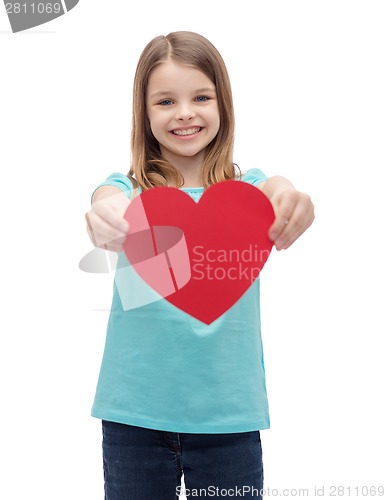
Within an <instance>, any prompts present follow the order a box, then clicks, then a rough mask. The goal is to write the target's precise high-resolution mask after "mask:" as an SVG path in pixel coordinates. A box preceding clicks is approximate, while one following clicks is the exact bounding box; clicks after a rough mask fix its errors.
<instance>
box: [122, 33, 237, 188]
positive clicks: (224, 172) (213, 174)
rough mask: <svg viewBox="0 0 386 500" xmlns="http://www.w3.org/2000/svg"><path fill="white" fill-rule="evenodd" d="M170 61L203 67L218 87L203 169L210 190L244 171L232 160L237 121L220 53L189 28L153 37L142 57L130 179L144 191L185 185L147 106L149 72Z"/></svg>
mask: <svg viewBox="0 0 386 500" xmlns="http://www.w3.org/2000/svg"><path fill="white" fill-rule="evenodd" d="M170 59H172V60H173V61H176V62H178V63H181V64H186V65H189V66H191V67H194V68H197V69H198V70H200V71H202V72H203V73H204V74H205V75H206V76H207V77H208V78H209V79H210V80H211V81H212V82H213V84H214V85H215V87H216V93H217V102H218V109H219V114H220V128H219V131H218V133H217V135H216V137H215V138H214V139H213V140H212V142H211V143H210V144H209V145H208V146H207V148H206V155H205V160H204V164H203V167H202V171H201V181H202V185H203V186H204V187H205V188H207V187H208V186H210V185H212V184H214V183H216V182H220V181H223V180H228V179H235V178H236V177H238V176H239V175H240V172H238V173H237V174H236V169H238V167H237V165H236V164H234V163H233V143H234V130H235V124H234V110H233V99H232V91H231V84H230V80H229V76H228V71H227V69H226V66H225V63H224V61H223V59H222V57H221V55H220V54H219V52H218V51H217V49H216V48H215V47H214V46H213V45H212V44H211V43H210V42H209V40H207V39H206V38H205V37H203V36H201V35H199V34H197V33H193V32H190V31H177V32H174V33H169V35H167V36H157V37H155V38H154V39H153V40H151V41H150V42H149V43H148V44H147V46H146V47H145V49H144V50H143V52H142V54H141V56H140V58H139V61H138V65H137V69H136V73H135V78H134V88H133V108H132V131H131V167H130V170H129V173H128V177H129V178H130V179H131V180H132V181H133V183H134V185H135V187H140V188H142V189H143V190H146V189H149V188H151V187H155V186H166V185H172V186H176V187H181V186H182V185H183V178H182V176H181V174H180V173H179V171H178V170H177V169H176V168H175V167H174V166H173V165H172V164H171V163H169V162H168V161H166V159H165V158H163V157H162V155H161V152H160V148H159V144H158V141H157V140H156V139H155V137H154V136H153V133H152V131H151V128H150V123H149V119H148V116H147V110H146V94H147V85H148V81H149V76H150V73H151V72H152V70H153V69H154V68H156V67H157V66H158V65H159V64H162V63H163V62H166V61H169V60H170Z"/></svg>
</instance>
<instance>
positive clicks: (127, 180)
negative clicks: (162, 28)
mask: <svg viewBox="0 0 386 500" xmlns="http://www.w3.org/2000/svg"><path fill="white" fill-rule="evenodd" d="M233 140H234V112H233V104H232V95H231V87H230V82H229V77H228V73H227V70H226V67H225V64H224V62H223V60H222V58H221V56H220V54H219V53H218V51H217V50H216V48H215V47H214V46H213V45H212V44H211V43H210V42H209V41H208V40H207V39H205V38H204V37H202V36H200V35H198V34H195V33H191V32H175V33H170V34H169V35H168V36H166V37H165V36H158V37H156V38H154V39H153V40H152V41H151V42H150V43H149V44H148V45H147V46H146V47H145V49H144V51H143V53H142V55H141V57H140V59H139V62H138V66H137V70H136V74H135V79H134V92H133V121H132V137H131V151H132V166H131V169H130V171H129V173H128V175H122V174H118V173H114V174H112V175H111V176H110V177H109V178H108V179H107V180H106V182H104V183H103V184H102V185H100V186H99V187H98V188H97V189H96V190H95V192H94V194H93V198H92V202H93V203H92V208H91V210H90V211H89V212H88V213H87V214H86V219H87V225H88V232H89V235H90V238H91V239H92V241H93V243H94V244H95V245H96V246H99V247H101V246H103V247H104V248H105V249H107V250H111V251H116V252H120V251H121V250H122V245H123V242H124V240H125V237H126V234H127V233H128V231H129V227H128V224H127V222H126V220H125V219H124V218H123V215H124V213H125V211H126V208H127V207H128V205H129V203H130V198H131V197H132V196H133V193H135V190H137V191H144V190H147V189H150V188H153V187H157V186H172V187H178V188H180V189H181V190H183V191H184V192H185V193H187V194H188V195H189V196H191V197H192V198H193V199H194V200H195V201H198V200H199V198H200V197H201V195H202V194H203V192H204V190H205V189H206V188H207V187H208V186H211V185H212V184H214V183H217V182H220V181H225V180H228V179H234V180H240V181H242V182H248V183H250V184H252V185H255V186H256V188H258V189H261V190H262V191H263V193H265V195H266V196H267V197H268V198H269V199H270V201H271V203H272V205H273V208H274V211H275V221H274V223H273V225H272V227H271V228H270V231H269V237H270V239H271V240H272V241H274V244H275V246H276V248H277V249H278V250H281V249H286V248H288V247H289V246H291V245H292V243H293V242H294V241H295V240H296V239H297V238H298V237H299V236H300V235H301V234H302V233H303V232H304V231H305V230H306V229H307V228H308V227H309V226H310V225H311V223H312V221H313V218H314V212H313V205H312V202H311V200H310V198H309V196H307V195H306V194H304V193H300V192H298V191H297V190H295V188H294V187H293V186H292V184H291V183H290V182H289V181H287V180H286V179H284V178H283V177H279V176H275V177H272V178H270V179H267V177H266V176H265V175H264V174H263V173H262V172H261V171H260V170H258V169H251V170H249V171H247V172H246V173H245V174H244V175H241V173H240V172H239V171H238V169H237V166H236V165H235V164H234V163H233ZM113 195H114V196H113ZM92 415H93V416H94V417H97V418H100V419H101V420H102V430H103V464H104V478H105V499H106V500H126V499H127V500H129V499H130V500H150V499H153V498H154V499H157V500H172V498H178V495H179V493H181V492H182V490H181V477H182V474H184V482H185V487H186V491H185V493H186V495H187V496H189V495H191V496H199V495H200V496H212V497H228V496H229V497H237V496H239V497H242V498H261V495H260V490H261V489H262V487H263V465H262V451H261V443H260V434H259V431H260V430H262V429H267V428H268V427H269V414H268V403H267V397H266V389H265V375H264V361H263V350H262V345H261V333H260V311H259V280H258V279H257V280H256V281H255V282H254V283H253V285H252V286H251V287H250V288H249V289H248V290H247V292H246V293H245V294H244V295H243V296H242V297H241V298H240V299H239V300H238V301H237V302H236V303H235V304H234V305H233V306H232V307H231V308H230V309H229V310H228V311H226V312H225V313H224V314H223V315H222V316H221V317H220V318H218V319H217V320H216V321H214V322H213V323H211V324H210V325H207V324H204V323H202V322H200V321H199V320H197V319H195V318H193V317H191V316H189V315H188V314H186V313H184V312H183V311H181V310H179V309H178V308H176V307H175V306H173V305H172V304H170V303H169V302H167V301H166V300H164V299H162V300H159V301H156V302H152V303H150V304H145V305H143V306H141V307H137V308H131V309H129V310H125V309H124V308H123V307H122V303H121V301H120V297H119V291H118V289H117V286H116V284H114V293H113V302H112V308H111V313H110V319H109V323H108V328H107V338H106V346H105V351H104V356H103V362H102V366H101V371H100V376H99V381H98V386H97V390H96V396H95V400H94V405H93V408H92Z"/></svg>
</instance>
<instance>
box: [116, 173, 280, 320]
mask: <svg viewBox="0 0 386 500" xmlns="http://www.w3.org/2000/svg"><path fill="white" fill-rule="evenodd" d="M274 217H275V216H274V211H273V208H272V205H271V203H270V201H269V200H268V198H267V197H266V196H265V195H264V194H263V193H262V192H261V191H260V190H259V189H257V188H256V187H254V186H252V185H250V184H248V183H246V182H242V181H224V182H220V183H217V184H214V185H212V186H210V187H209V188H208V189H207V190H206V191H204V193H203V195H202V197H201V199H200V200H199V202H198V203H196V202H195V201H194V200H193V199H192V198H191V197H190V196H189V195H188V194H186V193H185V192H184V191H182V190H179V189H177V188H169V187H156V188H153V189H149V190H147V191H144V192H143V193H142V194H141V195H140V196H138V197H136V198H135V199H134V200H133V201H132V203H131V204H130V205H129V207H128V209H127V211H126V213H125V219H126V220H127V221H128V222H129V224H130V231H129V233H128V235H127V238H126V241H125V244H124V251H125V254H126V257H127V259H128V261H129V263H130V264H131V265H133V267H134V268H135V270H136V271H137V272H138V274H139V275H140V276H141V277H142V278H143V279H144V280H145V281H146V282H147V283H148V284H149V285H150V286H151V287H152V288H153V289H155V290H156V291H157V292H158V293H160V294H161V295H162V296H163V297H165V299H166V300H168V301H169V302H170V303H171V304H173V305H175V306H176V307H178V308H179V309H181V310H182V311H185V312H186V313H188V314H190V315H191V316H194V317H195V318H197V319H199V320H200V321H202V322H204V323H206V324H210V323H212V322H213V321H214V320H216V319H217V318H218V317H219V316H221V315H222V314H223V313H224V312H225V311H227V310H228V309H229V308H230V307H232V306H233V305H234V304H235V302H236V301H237V300H238V299H239V298H240V297H241V296H242V295H243V294H244V292H245V291H246V290H247V289H248V288H249V287H250V286H251V285H252V283H253V282H254V281H255V280H256V278H257V277H258V275H259V273H260V271H261V270H262V268H263V266H264V264H265V263H266V261H267V259H268V257H269V254H270V252H271V250H272V245H273V243H272V241H271V240H270V239H269V238H268V229H269V227H270V226H271V224H272V223H273V221H274ZM128 286H130V285H129V284H128Z"/></svg>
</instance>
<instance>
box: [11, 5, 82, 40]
mask: <svg viewBox="0 0 386 500" xmlns="http://www.w3.org/2000/svg"><path fill="white" fill-rule="evenodd" d="M78 3H79V0H56V1H55V0H51V1H50V0H40V1H38V0H23V1H20V0H19V1H18V2H15V1H11V2H9V1H7V0H4V5H5V9H6V12H7V15H8V19H9V22H10V24H11V28H12V31H13V33H17V32H18V31H25V30H28V29H30V28H34V27H35V26H40V25H41V24H44V23H48V22H49V21H52V20H53V19H56V18H57V17H60V16H62V15H63V14H66V13H67V12H68V11H69V10H71V9H73V8H74V7H75V5H77V4H78Z"/></svg>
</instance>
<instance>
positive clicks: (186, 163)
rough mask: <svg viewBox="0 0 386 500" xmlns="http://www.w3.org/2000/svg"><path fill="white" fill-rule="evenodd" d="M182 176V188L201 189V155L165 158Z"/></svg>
mask: <svg viewBox="0 0 386 500" xmlns="http://www.w3.org/2000/svg"><path fill="white" fill-rule="evenodd" d="M166 159H167V160H168V161H169V162H170V163H171V164H172V165H173V166H174V167H175V168H176V169H177V170H178V171H179V172H180V174H181V175H182V177H183V179H184V184H183V187H201V186H202V181H201V170H202V164H203V155H202V154H198V155H196V156H190V157H185V158H178V159H175V158H169V157H167V158H166Z"/></svg>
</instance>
